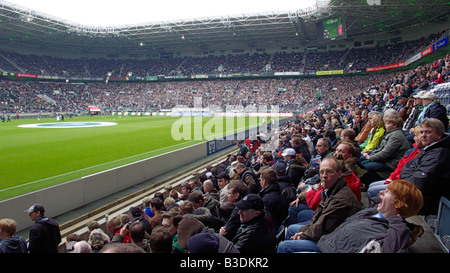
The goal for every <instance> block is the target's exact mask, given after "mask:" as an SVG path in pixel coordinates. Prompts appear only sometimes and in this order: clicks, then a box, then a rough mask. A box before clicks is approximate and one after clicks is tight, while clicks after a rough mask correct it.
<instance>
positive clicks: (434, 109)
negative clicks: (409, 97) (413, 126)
mask: <svg viewBox="0 0 450 273" xmlns="http://www.w3.org/2000/svg"><path fill="white" fill-rule="evenodd" d="M423 117H424V118H437V119H438V120H440V121H442V123H444V127H445V131H447V130H448V117H447V109H445V107H444V106H443V105H441V104H440V103H439V102H435V103H434V104H433V105H431V106H430V107H428V108H426V109H425V113H424V115H423Z"/></svg>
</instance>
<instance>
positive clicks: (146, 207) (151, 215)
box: [142, 197, 154, 217]
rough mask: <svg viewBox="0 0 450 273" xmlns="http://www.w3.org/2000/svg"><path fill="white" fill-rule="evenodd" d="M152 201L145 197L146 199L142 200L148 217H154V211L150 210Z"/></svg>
mask: <svg viewBox="0 0 450 273" xmlns="http://www.w3.org/2000/svg"><path fill="white" fill-rule="evenodd" d="M151 199H152V198H151V197H144V199H142V208H143V210H144V211H145V213H146V214H147V215H148V216H150V217H153V215H154V214H153V212H152V210H151V209H150V200H151Z"/></svg>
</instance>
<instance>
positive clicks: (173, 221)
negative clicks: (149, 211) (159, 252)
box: [161, 211, 185, 253]
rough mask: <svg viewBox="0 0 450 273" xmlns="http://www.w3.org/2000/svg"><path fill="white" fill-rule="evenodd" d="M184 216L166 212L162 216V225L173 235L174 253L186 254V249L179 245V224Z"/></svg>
mask: <svg viewBox="0 0 450 273" xmlns="http://www.w3.org/2000/svg"><path fill="white" fill-rule="evenodd" d="M182 219H183V216H182V215H181V214H179V213H176V212H171V211H169V212H166V213H164V214H163V215H162V221H161V225H162V226H163V227H165V228H167V230H168V231H169V233H170V235H172V253H184V252H185V249H184V248H182V247H181V246H180V245H179V244H178V224H179V223H180V221H181V220H182Z"/></svg>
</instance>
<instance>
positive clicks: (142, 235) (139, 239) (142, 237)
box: [128, 222, 153, 253]
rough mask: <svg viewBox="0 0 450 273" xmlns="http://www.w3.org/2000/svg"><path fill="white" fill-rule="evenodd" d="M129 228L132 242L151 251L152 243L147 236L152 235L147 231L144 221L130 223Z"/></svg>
mask: <svg viewBox="0 0 450 273" xmlns="http://www.w3.org/2000/svg"><path fill="white" fill-rule="evenodd" d="M128 230H129V233H130V237H131V243H132V244H135V245H137V246H139V247H141V248H142V249H143V250H144V251H145V252H147V253H149V252H150V245H149V242H148V240H147V238H148V236H150V235H149V234H147V233H146V230H145V225H144V223H142V222H132V223H129V224H128ZM152 233H153V231H152Z"/></svg>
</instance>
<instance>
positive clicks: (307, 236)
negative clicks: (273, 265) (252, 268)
mask: <svg viewBox="0 0 450 273" xmlns="http://www.w3.org/2000/svg"><path fill="white" fill-rule="evenodd" d="M320 178H321V180H322V183H323V186H324V190H323V191H322V201H321V202H320V205H319V206H318V208H317V209H316V210H315V212H314V215H313V217H312V219H311V221H309V223H308V224H306V225H303V226H302V225H296V224H294V225H290V226H289V227H288V229H287V232H286V240H285V241H282V242H281V243H280V244H279V245H278V252H279V253H287V252H298V251H317V247H316V243H317V241H319V239H320V238H321V237H322V235H325V234H328V233H331V232H332V231H333V230H334V229H336V227H338V226H339V225H340V224H341V223H343V222H344V220H345V219H346V218H347V217H349V216H351V215H353V214H354V213H356V212H357V211H359V210H361V203H360V202H359V201H358V200H357V199H356V197H355V195H354V194H353V192H352V191H351V189H350V188H349V187H348V186H347V181H345V179H344V178H342V166H341V163H340V162H339V160H337V159H336V158H334V157H327V158H325V159H324V160H323V161H322V163H321V166H320ZM299 231H300V232H299Z"/></svg>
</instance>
